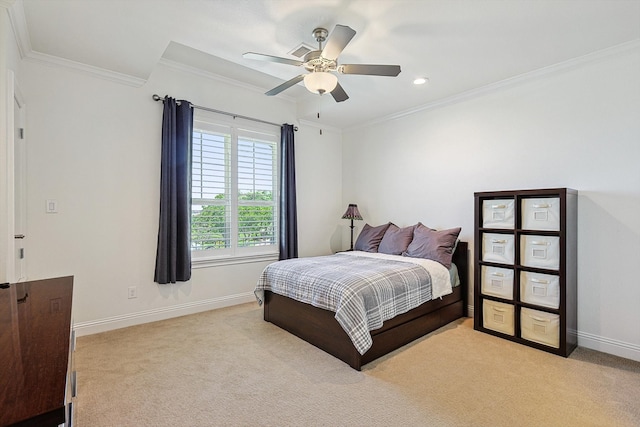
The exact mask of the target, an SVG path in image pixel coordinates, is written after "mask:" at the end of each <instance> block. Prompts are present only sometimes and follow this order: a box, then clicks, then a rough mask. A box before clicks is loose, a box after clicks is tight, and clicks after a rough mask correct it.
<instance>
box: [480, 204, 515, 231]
mask: <svg viewBox="0 0 640 427" xmlns="http://www.w3.org/2000/svg"><path fill="white" fill-rule="evenodd" d="M513 205H514V201H513V199H505V200H485V201H483V202H482V226H483V227H484V228H511V229H512V228H514V223H515V221H514V215H513Z"/></svg>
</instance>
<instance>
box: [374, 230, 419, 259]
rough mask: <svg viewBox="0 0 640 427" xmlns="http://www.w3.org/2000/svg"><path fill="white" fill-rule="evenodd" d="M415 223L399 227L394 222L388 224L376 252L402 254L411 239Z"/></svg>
mask: <svg viewBox="0 0 640 427" xmlns="http://www.w3.org/2000/svg"><path fill="white" fill-rule="evenodd" d="M415 227H416V226H415V225H412V226H409V227H404V228H400V227H398V226H397V225H395V224H391V225H389V228H387V231H386V232H385V233H384V237H383V238H382V241H381V242H380V246H379V247H378V252H380V253H383V254H389V255H402V253H403V252H404V251H406V250H407V247H408V246H409V243H411V240H412V239H413V229H414V228H415Z"/></svg>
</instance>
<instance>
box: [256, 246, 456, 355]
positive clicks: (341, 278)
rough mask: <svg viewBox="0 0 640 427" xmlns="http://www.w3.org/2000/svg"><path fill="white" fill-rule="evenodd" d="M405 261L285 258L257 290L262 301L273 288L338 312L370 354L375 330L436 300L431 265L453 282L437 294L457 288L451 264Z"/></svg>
mask: <svg viewBox="0 0 640 427" xmlns="http://www.w3.org/2000/svg"><path fill="white" fill-rule="evenodd" d="M397 258H400V259H401V260H396V259H397ZM402 259H403V258H402V257H397V256H396V257H394V256H384V255H382V254H369V253H363V252H344V253H337V254H335V255H329V256H321V257H312V258H294V259H289V260H285V261H279V262H275V263H273V264H270V265H268V266H267V267H266V268H265V269H264V271H263V272H262V275H261V276H260V279H259V280H258V284H257V286H256V288H255V291H254V293H255V295H256V298H257V299H258V302H259V303H260V304H262V300H263V297H264V291H265V290H269V291H272V292H274V293H277V294H280V295H284V296H286V297H289V298H293V299H295V300H298V301H301V302H304V303H307V304H311V305H314V306H316V307H319V308H323V309H326V310H330V311H333V312H335V314H336V315H335V318H336V320H337V321H338V323H339V324H340V326H342V328H343V329H344V330H345V332H346V333H347V335H348V336H349V337H350V338H351V341H352V342H353V345H354V346H355V348H356V349H357V350H358V352H359V353H360V354H364V353H365V352H366V351H367V350H368V349H369V348H370V347H371V344H372V338H371V334H370V332H369V331H372V330H375V329H378V328H380V327H382V323H383V322H384V321H385V320H388V319H391V318H393V317H394V316H397V315H399V314H402V313H406V312H407V311H409V310H411V309H413V308H415V307H417V306H419V305H421V304H422V303H424V302H426V301H429V300H431V299H432V274H431V273H430V271H429V270H431V267H433V268H434V269H435V270H436V272H437V274H436V276H437V277H438V280H445V281H447V282H448V291H445V292H444V293H442V292H441V291H439V292H438V293H440V295H436V296H441V295H443V294H446V293H450V292H451V281H450V280H449V273H448V271H447V269H446V268H444V267H442V266H441V265H440V264H438V263H436V262H434V261H428V260H417V259H406V258H405V259H404V260H402ZM425 264H426V265H425ZM425 267H428V268H429V270H428V269H427V268H425ZM438 267H439V268H438ZM443 270H444V272H443ZM439 288H442V286H439ZM445 288H446V286H445Z"/></svg>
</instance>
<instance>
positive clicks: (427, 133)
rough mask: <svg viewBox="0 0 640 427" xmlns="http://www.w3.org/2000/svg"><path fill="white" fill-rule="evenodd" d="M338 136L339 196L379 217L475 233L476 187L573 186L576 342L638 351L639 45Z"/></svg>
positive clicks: (637, 355) (627, 353) (637, 354)
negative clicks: (340, 143) (341, 142)
mask: <svg viewBox="0 0 640 427" xmlns="http://www.w3.org/2000/svg"><path fill="white" fill-rule="evenodd" d="M432 84H437V82H432ZM343 138H344V154H343V178H344V181H343V182H344V186H343V196H344V197H343V204H344V203H346V202H347V201H349V202H357V203H358V204H359V206H360V208H361V212H362V213H363V215H364V216H365V220H366V221H367V222H369V223H371V224H374V225H377V224H380V223H383V222H386V221H389V220H391V221H394V222H395V223H396V224H398V225H400V226H404V225H410V224H414V223H416V222H417V221H422V222H423V223H424V224H426V225H428V226H430V227H433V228H450V227H454V226H462V228H463V230H462V233H461V238H462V239H463V240H468V241H469V242H472V241H473V224H474V222H473V201H474V197H473V195H474V192H476V191H489V190H510V189H527V188H548V187H570V188H574V189H577V190H578V191H579V202H578V203H579V215H578V245H579V254H578V278H579V282H578V328H579V345H582V346H585V347H590V348H594V349H599V350H602V351H606V352H610V353H613V354H618V355H620V356H623V357H628V358H633V359H636V360H640V328H638V325H640V310H639V309H638V305H639V304H640V279H638V277H640V275H638V271H637V268H638V262H639V261H640V221H639V219H640V49H638V47H637V45H636V47H635V48H633V49H631V50H627V51H625V52H623V53H618V54H615V55H611V56H608V57H604V58H599V59H596V60H593V61H590V62H588V63H586V64H583V65H576V66H573V67H568V68H565V69H564V70H559V71H557V72H554V73H551V74H549V75H547V76H545V77H538V78H534V79H531V80H528V81H525V82H522V83H520V84H517V85H513V86H511V87H504V88H502V89H498V90H495V91H492V92H490V93H487V94H485V95H482V96H477V97H473V98H471V99H468V100H466V101H461V102H457V103H453V104H451V105H447V106H442V107H439V108H433V109H429V110H424V111H421V112H417V113H415V114H411V115H407V116H405V117H402V118H397V119H394V120H387V121H384V122H380V123H378V124H375V125H371V126H368V127H366V128H364V127H363V128H358V129H352V130H348V131H346V132H345V133H344V135H343ZM470 247H471V248H473V245H471V246H470ZM471 277H472V276H471ZM470 301H473V300H472V299H471V300H470Z"/></svg>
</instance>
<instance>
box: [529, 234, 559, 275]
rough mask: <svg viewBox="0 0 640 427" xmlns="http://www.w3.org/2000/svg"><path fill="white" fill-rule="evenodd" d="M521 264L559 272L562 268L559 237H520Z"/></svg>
mask: <svg viewBox="0 0 640 427" xmlns="http://www.w3.org/2000/svg"><path fill="white" fill-rule="evenodd" d="M520 264H522V265H524V266H527V267H537V268H546V269H550V270H557V269H558V268H560V238H559V237H557V236H533V235H523V236H520Z"/></svg>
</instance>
